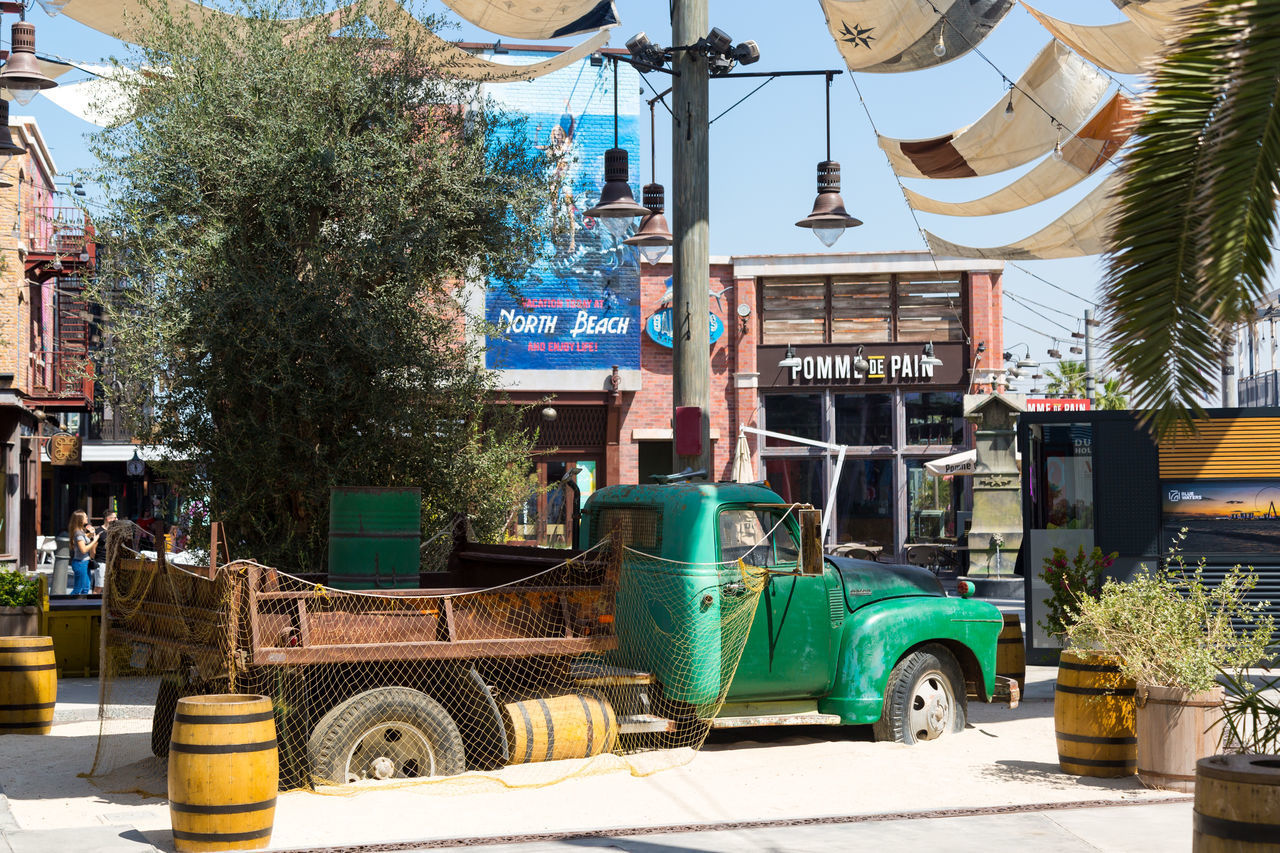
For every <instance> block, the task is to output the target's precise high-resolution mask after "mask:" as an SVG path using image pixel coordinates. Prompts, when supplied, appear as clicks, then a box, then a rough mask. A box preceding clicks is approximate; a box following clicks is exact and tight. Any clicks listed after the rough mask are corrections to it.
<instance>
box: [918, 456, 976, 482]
mask: <svg viewBox="0 0 1280 853" xmlns="http://www.w3.org/2000/svg"><path fill="white" fill-rule="evenodd" d="M977 464H978V451H976V450H966V451H964V452H963V453H953V454H951V455H950V456H944V457H942V458H941V459H931V460H930V461H928V462H926V463H924V469H925V470H926V471H928V472H929V473H930V474H932V475H933V476H935V477H950V476H952V475H953V474H972V473H973V469H974V468H975V467H976V466H977Z"/></svg>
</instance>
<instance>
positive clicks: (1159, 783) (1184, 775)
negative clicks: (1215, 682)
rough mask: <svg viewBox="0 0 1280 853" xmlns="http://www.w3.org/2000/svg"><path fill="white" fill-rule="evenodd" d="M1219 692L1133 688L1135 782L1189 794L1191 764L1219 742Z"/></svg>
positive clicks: (1210, 752) (1193, 783)
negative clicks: (1135, 703) (1135, 705)
mask: <svg viewBox="0 0 1280 853" xmlns="http://www.w3.org/2000/svg"><path fill="white" fill-rule="evenodd" d="M1222 695H1223V694H1222V688H1221V687H1214V688H1213V689H1212V690H1206V691H1205V692H1203V693H1192V692H1191V691H1189V690H1180V689H1178V688H1176V687H1154V686H1151V685H1146V684H1144V685H1142V686H1141V687H1139V688H1138V778H1139V779H1141V780H1142V784H1144V785H1146V786H1147V787H1148V788H1163V789H1165V790H1169V791H1182V792H1183V793H1188V794H1189V793H1191V792H1192V791H1194V790H1195V789H1196V762H1197V761H1199V760H1200V759H1201V758H1206V757H1208V756H1210V755H1213V754H1214V753H1216V752H1217V751H1218V744H1219V743H1220V742H1221V740H1222V723H1223V717H1222Z"/></svg>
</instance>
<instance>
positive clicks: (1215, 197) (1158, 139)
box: [1102, 0, 1280, 434]
mask: <svg viewBox="0 0 1280 853" xmlns="http://www.w3.org/2000/svg"><path fill="white" fill-rule="evenodd" d="M1278 75H1280V0H1208V2H1206V3H1204V4H1203V5H1201V6H1199V7H1197V8H1196V9H1195V10H1194V11H1193V12H1192V13H1191V14H1190V15H1189V17H1188V18H1187V19H1186V20H1185V21H1184V24H1183V29H1182V34H1181V37H1180V38H1179V40H1178V41H1177V42H1176V43H1175V44H1174V45H1173V46H1172V47H1171V48H1170V49H1168V50H1167V52H1166V53H1165V55H1164V56H1163V57H1162V59H1161V62H1160V64H1159V66H1158V68H1157V70H1156V72H1155V74H1154V76H1153V80H1152V86H1151V89H1150V91H1149V92H1148V93H1147V96H1146V103H1145V106H1146V111H1145V113H1144V115H1143V117H1142V119H1141V120H1140V122H1139V124H1138V127H1137V128H1136V131H1135V134H1134V137H1135V142H1134V144H1133V145H1132V146H1131V147H1130V149H1129V150H1128V151H1127V153H1126V155H1125V157H1124V159H1123V161H1122V163H1121V166H1120V168H1121V171H1122V174H1123V178H1124V180H1123V183H1122V186H1121V188H1120V189H1119V190H1118V197H1117V213H1116V217H1115V219H1114V221H1113V223H1112V228H1111V236H1110V245H1109V247H1108V252H1107V256H1106V261H1105V262H1106V273H1105V275H1104V280H1103V288H1102V289H1103V297H1104V300H1105V301H1106V303H1107V306H1108V308H1107V311H1108V317H1107V320H1108V324H1109V325H1110V327H1111V329H1112V335H1113V361H1114V362H1115V364H1116V366H1117V367H1118V368H1119V369H1120V371H1121V372H1122V373H1123V374H1124V375H1125V376H1126V377H1128V379H1129V380H1130V382H1131V386H1132V403H1133V405H1134V406H1135V407H1137V408H1141V409H1146V410H1148V411H1149V413H1150V415H1149V417H1150V418H1151V420H1152V421H1153V426H1154V428H1155V431H1156V432H1157V433H1158V434H1163V433H1165V432H1166V431H1168V430H1169V429H1170V428H1173V427H1175V426H1176V425H1178V424H1179V423H1184V422H1186V421H1188V420H1190V419H1191V418H1192V417H1195V416H1197V415H1199V414H1201V413H1202V408H1201V403H1200V401H1201V400H1202V399H1205V398H1206V397H1208V396H1209V395H1210V394H1212V393H1213V392H1214V390H1215V389H1216V387H1217V382H1216V377H1217V376H1218V375H1219V371H1220V365H1221V360H1222V358H1223V352H1224V342H1225V340H1226V336H1227V334H1228V332H1229V330H1230V328H1231V326H1232V325H1234V324H1235V323H1236V322H1238V321H1239V320H1241V319H1242V318H1243V317H1244V316H1245V315H1246V314H1247V312H1248V311H1249V308H1250V305H1251V304H1252V303H1253V301H1254V300H1255V299H1257V298H1258V297H1259V296H1261V295H1262V293H1263V292H1264V287H1265V286H1264V283H1263V279H1264V277H1265V271H1266V268H1267V265H1268V263H1269V261H1270V254H1271V250H1270V247H1269V242H1270V240H1271V238H1272V237H1273V235H1274V232H1275V230H1276V214H1275V197H1276V189H1277V180H1278V178H1280V125H1278V124H1277V122H1280V114H1278V113H1277V102H1276V80H1277V76H1278Z"/></svg>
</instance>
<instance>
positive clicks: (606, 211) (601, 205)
mask: <svg viewBox="0 0 1280 853" xmlns="http://www.w3.org/2000/svg"><path fill="white" fill-rule="evenodd" d="M630 171H631V167H630V164H629V163H628V162H627V149H625V148H610V149H609V150H608V151H606V152H604V186H603V187H601V188H600V200H599V201H598V202H596V206H595V207H593V208H591V209H590V210H588V211H586V214H585V215H587V216H593V217H595V218H596V219H599V220H601V222H602V223H603V225H604V227H605V228H607V229H609V231H610V233H612V234H613V235H614V236H615V237H620V236H621V235H622V234H625V233H626V230H627V227H628V226H629V225H630V222H629V220H632V219H635V218H636V217H637V216H646V215H648V213H649V209H648V208H646V207H642V206H641V205H639V204H636V200H635V197H634V196H632V195H631V185H630V184H628V183H627V176H628V173H629V172H630Z"/></svg>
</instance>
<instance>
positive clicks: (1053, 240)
mask: <svg viewBox="0 0 1280 853" xmlns="http://www.w3.org/2000/svg"><path fill="white" fill-rule="evenodd" d="M1119 182H1120V179H1119V177H1118V176H1117V175H1116V173H1115V172H1112V173H1111V174H1110V175H1108V176H1107V178H1106V179H1105V180H1103V181H1102V183H1100V184H1098V186H1096V187H1094V189H1093V191H1092V192H1090V193H1089V194H1088V195H1087V196H1085V197H1084V198H1082V199H1081V200H1080V201H1079V203H1077V204H1076V206H1075V207H1073V208H1071V209H1070V210H1068V211H1067V212H1066V213H1064V214H1063V215H1062V216H1061V217H1060V218H1058V219H1057V220H1055V221H1053V222H1051V223H1050V224H1049V225H1047V226H1045V227H1044V228H1042V229H1040V230H1039V231H1037V232H1036V233H1034V234H1032V235H1031V236H1030V237H1027V238H1026V239H1024V240H1019V241H1018V242H1016V243H1010V244H1009V245H1007V246H995V247H992V248H989V249H979V248H975V247H973V246H962V245H960V244H958V243H950V242H947V241H946V240H943V239H942V238H940V237H938V236H937V235H935V234H932V233H930V232H929V231H926V232H924V233H925V239H927V240H928V241H929V249H930V251H932V252H933V253H934V254H935V255H942V256H946V257H952V258H986V259H988V260H1005V261H1042V260H1047V259H1050V258H1079V257H1084V256H1085V255H1096V254H1099V253H1100V252H1101V251H1102V249H1103V238H1104V237H1105V235H1106V232H1107V228H1108V226H1109V223H1110V219H1111V210H1112V201H1111V193H1112V192H1113V190H1114V189H1115V188H1116V187H1117V186H1118V185H1119Z"/></svg>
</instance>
